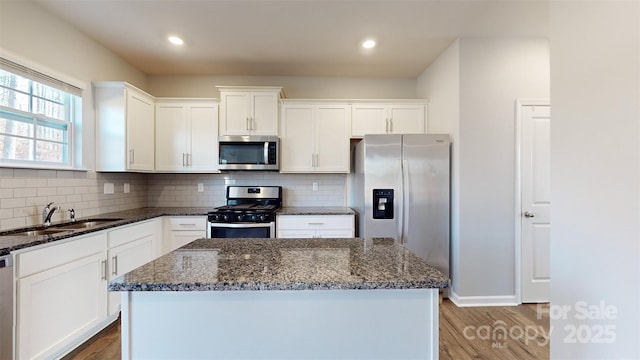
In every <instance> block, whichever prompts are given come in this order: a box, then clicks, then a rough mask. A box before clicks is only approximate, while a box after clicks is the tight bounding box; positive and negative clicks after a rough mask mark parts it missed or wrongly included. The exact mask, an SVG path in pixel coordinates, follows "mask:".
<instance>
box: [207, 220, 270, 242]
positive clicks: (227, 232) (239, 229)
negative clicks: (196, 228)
mask: <svg viewBox="0 0 640 360" xmlns="http://www.w3.org/2000/svg"><path fill="white" fill-rule="evenodd" d="M207 237H210V238H275V237H276V223H275V222H269V223H212V222H209V224H208V226H207Z"/></svg>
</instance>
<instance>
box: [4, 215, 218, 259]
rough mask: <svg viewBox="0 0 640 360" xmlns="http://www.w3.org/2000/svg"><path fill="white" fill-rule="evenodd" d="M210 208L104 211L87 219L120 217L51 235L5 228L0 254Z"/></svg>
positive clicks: (52, 227) (66, 223) (36, 227)
mask: <svg viewBox="0 0 640 360" xmlns="http://www.w3.org/2000/svg"><path fill="white" fill-rule="evenodd" d="M211 209H212V208H208V207H196V208H190V207H175V208H141V209H134V210H126V211H119V212H113V213H106V214H101V215H96V216H90V217H88V219H98V218H99V219H120V220H118V221H113V222H109V223H106V224H104V225H98V226H95V227H92V228H89V229H82V230H75V231H71V230H70V231H65V232H60V233H56V234H52V235H39V236H23V235H15V233H16V231H17V230H7V231H2V232H0V256H2V255H7V254H9V253H10V252H11V251H15V250H19V249H23V248H28V247H31V246H36V245H40V244H44V243H48V242H53V241H58V240H62V239H67V238H70V237H72V236H78V235H82V234H88V233H91V232H96V231H101V230H104V229H108V228H112V227H116V226H121V225H126V224H131V223H135V222H138V221H142V220H147V219H152V218H155V217H159V216H192V215H202V216H204V215H207V212H209V211H211ZM78 220H79V221H80V220H83V219H82V218H78ZM68 224H71V223H70V222H68V221H67V222H64V223H54V224H52V225H51V226H49V227H48V228H49V229H55V228H56V226H61V225H68ZM41 228H42V227H41V226H33V227H29V228H21V229H20V230H24V229H32V230H35V229H41Z"/></svg>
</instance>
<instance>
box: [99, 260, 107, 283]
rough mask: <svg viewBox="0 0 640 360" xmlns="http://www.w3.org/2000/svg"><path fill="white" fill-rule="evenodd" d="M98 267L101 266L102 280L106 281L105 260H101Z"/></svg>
mask: <svg viewBox="0 0 640 360" xmlns="http://www.w3.org/2000/svg"><path fill="white" fill-rule="evenodd" d="M100 265H101V266H102V280H107V260H102V261H101V262H100Z"/></svg>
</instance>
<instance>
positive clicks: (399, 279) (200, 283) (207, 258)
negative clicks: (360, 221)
mask: <svg viewBox="0 0 640 360" xmlns="http://www.w3.org/2000/svg"><path fill="white" fill-rule="evenodd" d="M448 285H449V284H448V278H447V277H446V276H445V275H443V274H442V273H441V272H440V271H438V270H436V269H435V268H433V267H431V266H430V265H428V264H427V263H426V262H424V261H423V260H422V259H420V258H418V257H417V256H415V255H414V254H413V253H411V252H410V251H409V250H407V249H406V248H405V247H403V246H401V245H399V244H398V243H397V242H395V241H394V240H393V239H390V238H373V239H361V238H350V239H199V240H196V241H194V242H191V243H189V244H187V245H185V246H183V247H181V248H179V249H176V250H174V251H172V252H171V253H169V254H166V255H164V256H162V257H160V258H158V259H156V260H154V261H152V262H150V263H148V264H146V265H144V266H141V267H139V268H137V269H135V270H133V271H131V272H129V273H127V274H124V275H123V276H120V277H118V278H116V279H114V280H113V281H111V282H109V290H111V291H212V290H213V291H216V290H217V291H225V290H331V289H421V288H445V287H448Z"/></svg>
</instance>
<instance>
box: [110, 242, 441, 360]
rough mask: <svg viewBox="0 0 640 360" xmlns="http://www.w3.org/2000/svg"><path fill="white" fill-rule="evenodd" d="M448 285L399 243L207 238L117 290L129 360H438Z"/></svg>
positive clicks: (119, 282)
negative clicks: (441, 301)
mask: <svg viewBox="0 0 640 360" xmlns="http://www.w3.org/2000/svg"><path fill="white" fill-rule="evenodd" d="M448 285H449V280H448V278H447V277H446V276H444V275H443V274H442V273H440V272H439V271H438V270H436V269H435V268H433V267H431V266H429V265H428V264H426V263H425V262H424V261H423V260H421V259H420V258H418V257H417V256H415V255H414V254H413V253H411V252H410V251H409V250H407V249H406V248H404V247H403V246H402V245H400V244H398V243H397V242H395V241H394V240H393V239H389V238H373V239H359V238H350V239H199V240H196V241H194V242H192V243H190V244H188V245H186V246H183V247H181V248H179V249H177V250H175V251H173V252H171V253H169V254H167V255H165V256H163V257H161V258H158V259H156V260H154V261H153V262H151V263H149V264H147V265H144V266H142V267H140V268H138V269H135V270H133V271H131V272H130V273H127V274H125V275H123V276H121V277H119V278H116V279H114V280H113V281H111V282H110V283H109V290H110V291H123V293H122V358H123V359H160V358H180V359H189V358H191V359H196V358H198V359H391V358H393V359H436V358H437V357H438V293H439V289H440V288H445V287H447V286H448Z"/></svg>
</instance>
